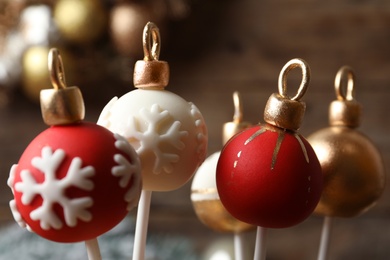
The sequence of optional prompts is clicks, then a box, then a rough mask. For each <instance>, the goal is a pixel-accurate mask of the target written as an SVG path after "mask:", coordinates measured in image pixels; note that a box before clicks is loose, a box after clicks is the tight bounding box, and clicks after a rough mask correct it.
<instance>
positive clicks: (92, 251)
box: [85, 238, 102, 260]
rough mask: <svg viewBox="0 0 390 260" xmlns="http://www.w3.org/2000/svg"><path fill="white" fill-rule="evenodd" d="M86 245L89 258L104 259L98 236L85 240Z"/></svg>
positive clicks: (92, 259) (89, 259)
mask: <svg viewBox="0 0 390 260" xmlns="http://www.w3.org/2000/svg"><path fill="white" fill-rule="evenodd" d="M85 246H86V248H87V255H88V260H101V259H102V256H101V255H100V249H99V243H98V240H97V238H95V239H91V240H87V241H85Z"/></svg>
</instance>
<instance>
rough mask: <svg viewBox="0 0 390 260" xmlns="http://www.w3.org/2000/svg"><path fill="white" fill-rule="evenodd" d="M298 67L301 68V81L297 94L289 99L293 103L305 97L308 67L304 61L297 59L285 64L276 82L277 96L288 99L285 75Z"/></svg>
mask: <svg viewBox="0 0 390 260" xmlns="http://www.w3.org/2000/svg"><path fill="white" fill-rule="evenodd" d="M298 67H299V68H301V70H302V81H301V84H300V85H299V88H298V91H297V94H296V95H295V96H294V97H292V98H291V100H294V101H299V100H300V99H301V98H302V97H303V95H305V93H306V90H307V87H308V85H309V82H310V67H309V65H308V64H307V63H306V61H304V60H302V59H298V58H297V59H292V60H290V61H289V62H287V63H286V65H284V67H283V68H282V70H281V71H280V74H279V80H278V88H279V94H280V95H281V96H282V97H284V98H288V95H287V75H288V73H289V72H290V71H291V70H293V69H295V68H298Z"/></svg>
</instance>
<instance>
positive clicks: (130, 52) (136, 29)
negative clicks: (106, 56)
mask: <svg viewBox="0 0 390 260" xmlns="http://www.w3.org/2000/svg"><path fill="white" fill-rule="evenodd" d="M162 15H163V13H161V12H160V13H159V12H157V11H155V8H153V7H152V6H150V5H146V4H140V3H131V2H130V3H126V2H125V3H120V4H117V5H116V6H115V7H113V9H112V10H111V14H110V33H111V38H112V41H113V43H114V45H115V47H116V49H117V50H118V52H119V53H121V54H123V55H127V56H132V57H134V58H140V57H143V49H142V44H141V41H140V40H139V39H141V38H142V33H143V29H144V26H145V24H146V23H147V22H148V21H152V22H154V23H155V24H158V27H159V29H160V33H161V32H163V31H164V29H163V27H164V25H163V24H162V19H161V17H162ZM162 34H163V33H162Z"/></svg>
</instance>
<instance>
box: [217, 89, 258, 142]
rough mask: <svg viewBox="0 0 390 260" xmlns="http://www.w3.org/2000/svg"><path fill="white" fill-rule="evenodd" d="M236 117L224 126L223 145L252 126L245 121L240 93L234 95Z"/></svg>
mask: <svg viewBox="0 0 390 260" xmlns="http://www.w3.org/2000/svg"><path fill="white" fill-rule="evenodd" d="M233 104H234V115H233V121H232V122H227V123H225V124H224V125H223V130H222V144H226V143H227V141H229V139H230V138H231V137H232V136H234V135H235V134H237V133H239V132H241V131H242V130H244V129H246V128H248V127H250V126H251V125H252V124H251V123H249V122H244V121H243V108H242V102H241V95H240V93H239V92H238V91H235V92H234V93H233Z"/></svg>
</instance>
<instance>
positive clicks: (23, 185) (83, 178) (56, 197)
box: [11, 146, 95, 230]
mask: <svg viewBox="0 0 390 260" xmlns="http://www.w3.org/2000/svg"><path fill="white" fill-rule="evenodd" d="M64 158H65V151H64V150H62V149H57V150H55V151H54V152H53V150H52V148H51V147H49V146H45V147H43V148H42V151H41V157H34V158H33V159H32V161H31V164H32V166H34V167H35V168H36V169H38V170H40V171H41V172H42V173H43V174H44V175H45V179H44V181H43V182H42V183H37V182H36V179H35V178H34V176H33V174H32V173H31V172H30V171H29V170H26V169H24V170H22V171H21V172H20V175H21V180H22V181H21V182H18V183H16V184H15V187H14V189H15V191H18V192H21V193H22V197H21V202H22V204H24V205H28V204H30V203H31V202H32V200H33V199H34V197H35V196H37V195H40V196H41V197H42V200H43V202H42V205H41V206H39V207H38V208H36V209H34V210H33V211H31V212H30V217H31V219H32V220H37V221H40V226H41V228H42V229H44V230H49V229H50V228H54V229H61V228H62V227H63V224H64V223H62V221H61V219H60V218H59V217H58V216H57V214H56V212H55V211H54V210H53V205H54V204H57V203H58V204H59V205H61V207H62V208H63V211H64V219H65V222H66V225H68V226H70V227H74V226H76V225H77V220H78V219H80V220H83V221H90V220H91V219H92V215H91V213H90V212H89V211H88V210H87V208H89V207H91V206H92V204H93V200H92V198H91V197H80V198H72V199H70V198H68V197H66V195H65V190H66V189H67V188H69V187H71V186H72V187H77V188H80V189H82V190H86V191H90V190H92V189H93V188H94V184H93V182H92V181H91V180H89V179H88V178H89V177H91V176H93V175H94V174H95V169H94V168H93V167H92V166H86V167H81V165H82V160H81V159H80V158H79V157H75V158H73V159H72V162H71V164H70V166H69V168H68V171H67V174H66V176H65V177H63V178H62V179H57V178H56V171H57V169H58V167H59V166H60V164H61V163H62V162H63V160H64ZM13 168H14V167H13ZM11 171H12V169H11Z"/></svg>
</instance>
